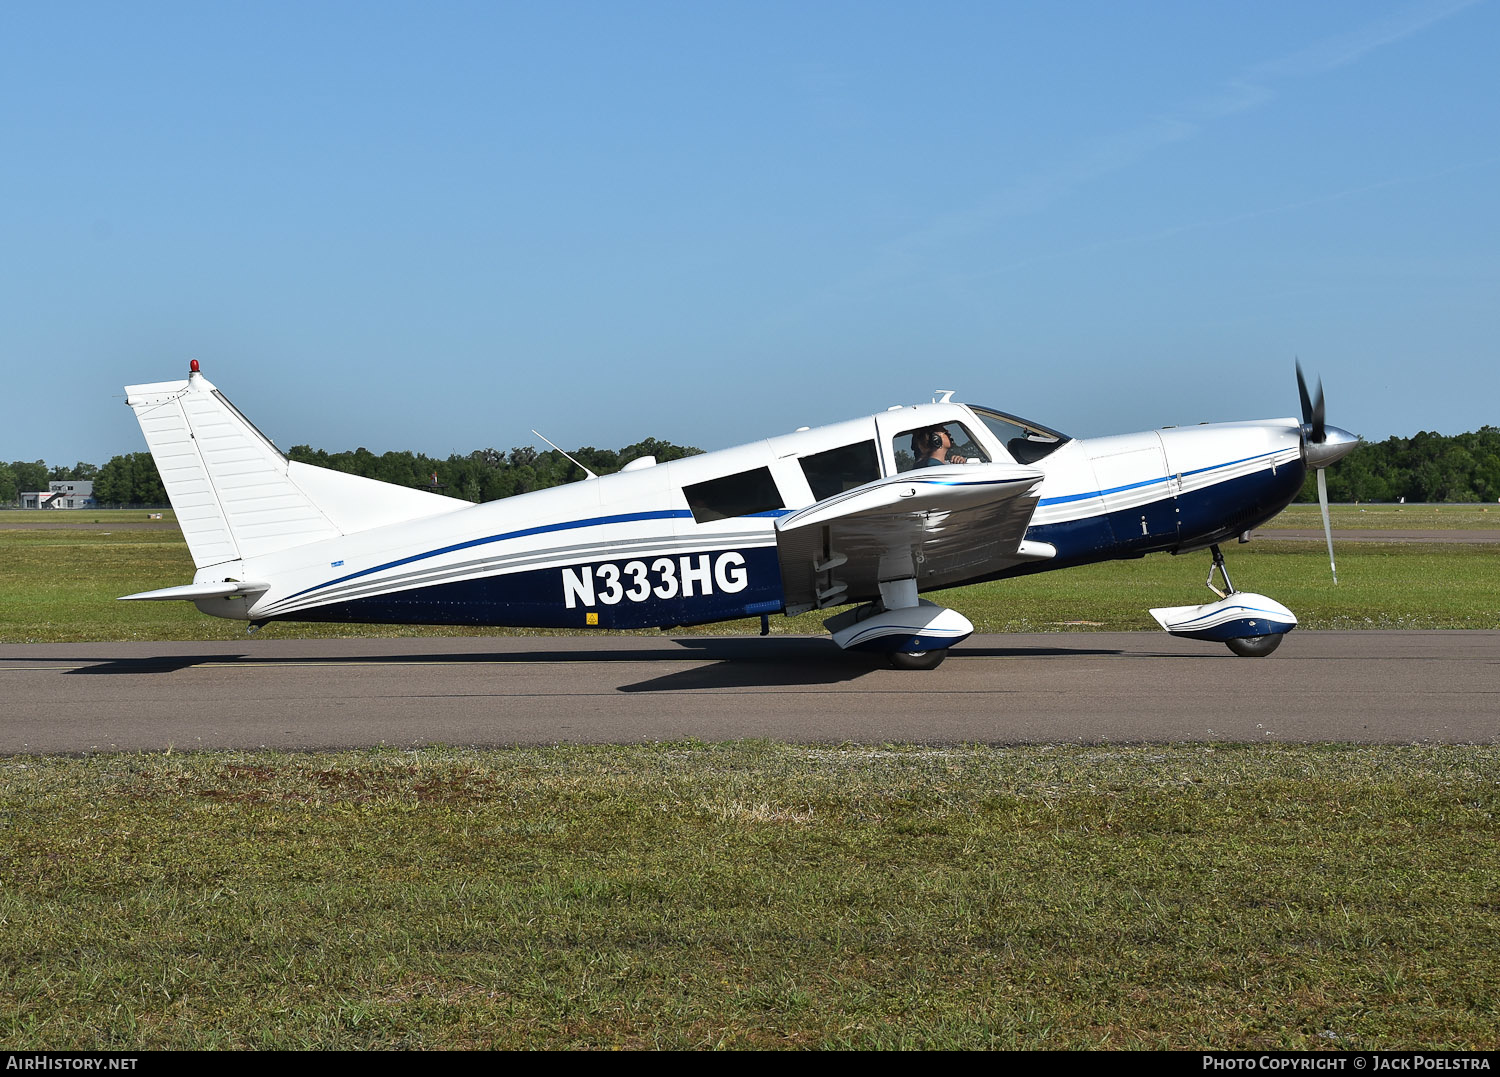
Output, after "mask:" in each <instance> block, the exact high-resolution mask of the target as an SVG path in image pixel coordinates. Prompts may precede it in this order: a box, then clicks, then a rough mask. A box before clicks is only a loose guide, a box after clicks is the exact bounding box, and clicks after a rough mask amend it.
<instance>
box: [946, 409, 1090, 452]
mask: <svg viewBox="0 0 1500 1077" xmlns="http://www.w3.org/2000/svg"><path fill="white" fill-rule="evenodd" d="M969 410H970V411H972V412H973V413H974V414H975V415H977V416H978V417H979V419H980V421H981V422H983V423H984V425H985V426H987V427H989V430H990V433H992V434H994V435H995V436H996V437H997V438H999V439H1000V444H1002V445H1004V446H1005V451H1006V452H1008V453H1010V455H1011V456H1013V457H1014V458H1015V461H1016V463H1018V464H1030V463H1034V462H1035V461H1037V460H1040V459H1041V458H1042V457H1044V456H1046V455H1047V454H1048V453H1050V452H1053V451H1054V450H1056V449H1057V448H1058V447H1059V446H1061V445H1063V444H1065V443H1066V442H1069V441H1072V440H1073V439H1072V438H1070V437H1068V435H1067V434H1063V433H1059V432H1058V431H1056V430H1051V429H1049V428H1047V427H1045V426H1040V425H1038V424H1037V423H1033V422H1030V421H1029V420H1026V419H1022V418H1019V417H1018V416H1015V415H1007V414H1005V412H1003V411H995V410H993V409H991V408H978V407H974V406H973V405H970V407H969Z"/></svg>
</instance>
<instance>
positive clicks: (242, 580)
mask: <svg viewBox="0 0 1500 1077" xmlns="http://www.w3.org/2000/svg"><path fill="white" fill-rule="evenodd" d="M1297 380H1298V386H1299V389H1300V391H1301V397H1302V412H1303V415H1302V421H1301V422H1299V421H1297V420H1296V419H1293V418H1285V419H1262V420H1257V421H1251V422H1231V423H1212V424H1202V425H1199V426H1192V427H1180V428H1174V427H1168V428H1166V429H1162V430H1149V431H1145V432H1143V433H1136V434H1121V435H1117V436H1113V437H1101V438H1071V437H1068V436H1067V435H1065V434H1062V433H1059V432H1058V431H1056V430H1052V429H1050V428H1048V427H1045V426H1042V425H1040V424H1038V423H1034V422H1030V421H1028V420H1025V419H1021V418H1018V417H1016V416H1014V415H1009V414H1006V413H1005V412H1000V411H994V410H992V409H990V408H983V407H978V406H975V405H969V404H963V403H958V402H955V401H954V400H953V399H952V396H953V394H952V393H951V392H947V391H943V392H940V394H939V395H938V397H937V399H935V400H934V401H933V402H932V403H930V404H918V405H912V406H905V407H900V406H898V407H893V408H891V409H889V410H888V411H885V412H882V413H881V414H879V415H873V416H867V417H865V418H861V419H851V420H849V421H848V422H841V423H835V424H833V425H831V426H820V427H817V428H813V429H808V428H805V427H804V428H802V429H799V430H797V431H795V432H794V433H789V434H782V435H779V436H775V437H771V438H767V439H766V440H764V441H757V442H753V443H751V444H749V445H741V446H737V447H735V448H731V449H721V450H719V451H717V452H709V453H704V454H703V455H700V456H691V457H687V458H685V459H680V460H673V461H670V462H666V463H657V462H656V460H655V459H653V458H651V457H643V458H641V459H637V460H633V461H631V462H630V463H628V464H627V465H626V466H625V467H624V469H623V470H621V471H620V472H618V473H617V474H613V475H605V476H600V477H596V476H593V475H592V473H590V474H589V477H588V478H587V479H584V480H582V481H579V482H574V483H572V484H570V485H567V486H562V487H556V488H553V489H547V490H537V491H534V492H532V493H526V494H518V495H516V496H514V497H509V498H505V499H503V500H500V501H492V502H489V503H487V504H480V505H476V504H472V503H470V502H468V501H461V500H458V499H455V498H451V497H444V496H440V495H438V494H435V493H428V492H425V491H422V490H416V489H410V488H407V487H403V486H394V485H391V484H388V483H383V482H378V481H376V480H373V479H366V478H360V477H358V476H354V475H347V474H344V473H342V472H338V471H331V470H328V469H326V468H319V467H313V466H311V465H309V464H304V463H299V462H297V461H294V460H288V459H287V457H286V456H285V455H284V454H283V453H282V452H281V451H280V450H279V449H277V448H276V446H275V445H274V444H273V443H272V442H271V441H270V439H268V438H267V437H266V436H265V435H263V434H262V433H261V432H260V431H259V430H257V429H256V428H255V426H254V425H253V424H251V422H250V421H249V420H248V419H246V418H245V416H243V415H242V414H240V412H239V410H238V409H236V408H235V407H234V405H233V404H231V403H230V402H229V400H228V399H227V398H225V396H224V395H223V394H222V393H220V392H219V390H218V389H216V388H215V387H214V386H213V385H212V384H210V383H209V381H208V379H207V378H205V377H204V376H203V374H202V372H201V371H200V370H199V364H198V361H197V360H193V362H192V363H191V371H190V374H189V376H188V379H187V380H186V381H171V382H158V383H154V384H149V385H133V386H128V387H127V389H126V393H127V394H128V396H127V403H128V404H129V406H130V407H131V408H132V409H133V410H134V411H135V414H136V417H137V418H138V419H139V421H140V424H141V430H142V431H143V432H144V434H145V436H146V442H147V444H148V445H149V446H150V449H151V454H152V456H153V457H154V458H155V460H156V465H157V468H158V470H159V471H160V473H161V478H162V482H163V483H164V485H165V487H166V490H167V495H168V497H169V498H170V499H171V502H172V507H173V508H174V509H175V510H176V513H177V520H178V523H179V525H180V526H181V528H182V534H183V537H184V538H185V539H186V540H187V544H188V549H189V550H190V552H191V553H192V557H193V564H194V565H195V566H196V568H197V571H196V573H195V574H194V577H193V582H192V583H191V584H188V585H185V586H179V587H167V588H164V589H162V590H156V591H146V592H144V593H141V594H134V595H128V596H125V600H128V601H138V600H153V601H159V600H187V601H191V602H193V603H194V604H195V605H197V607H198V609H199V610H201V611H202V612H203V613H206V614H212V615H213V616H217V617H230V618H237V619H240V620H244V621H249V622H251V626H252V631H253V630H254V628H256V627H259V626H260V625H262V624H264V623H266V622H270V621H283V620H286V621H341V622H365V623H395V624H444V625H489V626H504V627H541V628H576V629H586V628H599V629H624V628H645V627H659V628H672V627H677V626H682V625H694V624H704V623H707V622H712V621H724V620H730V619H735V618H743V617H754V616H757V615H758V616H760V617H761V625H762V631H763V632H764V631H765V629H766V625H767V621H766V618H767V617H768V616H769V615H770V614H773V613H774V614H786V615H788V616H791V615H795V614H800V613H804V612H807V611H809V610H819V609H828V608H830V607H834V606H848V605H853V608H851V609H847V610H845V611H844V612H842V613H839V614H838V615H836V616H833V617H831V618H829V619H828V620H827V621H826V622H825V624H826V625H827V627H828V629H829V630H830V631H831V632H832V635H833V639H834V642H835V643H837V644H838V645H839V646H840V647H843V648H847V649H857V650H865V651H874V652H878V653H880V654H882V655H886V656H888V657H889V661H890V662H891V663H892V664H894V665H896V666H897V667H898V668H906V669H931V668H933V667H935V666H936V665H937V664H938V663H939V662H941V661H942V659H943V658H944V656H945V655H946V654H947V653H948V648H950V647H952V646H953V645H954V644H956V643H959V642H961V641H962V640H963V639H965V638H966V637H967V636H968V635H969V634H970V633H971V632H973V630H974V629H973V625H972V624H971V623H970V622H969V621H968V619H967V618H965V617H964V616H963V615H962V614H960V613H958V612H957V611H955V610H951V609H945V608H943V607H941V606H937V605H934V604H933V603H931V602H928V601H927V600H925V599H923V598H921V597H920V595H921V593H922V592H924V591H933V590H937V589H939V588H948V587H955V586H959V585H962V584H969V583H976V582H979V581H982V580H994V579H1001V578H1004V577H1008V576H1018V575H1022V574H1026V573H1032V572H1043V571H1048V570H1051V569H1058V568H1067V567H1070V566H1073V565H1082V564H1088V563H1090V562H1098V561H1109V560H1115V559H1119V558H1133V557H1139V556H1141V555H1143V554H1147V553H1155V552H1160V551H1170V552H1173V553H1185V552H1189V551H1195V550H1210V551H1211V552H1212V557H1213V561H1212V567H1210V569H1209V579H1208V582H1209V587H1210V589H1212V590H1213V591H1214V592H1215V593H1216V594H1218V595H1219V596H1220V597H1219V598H1218V599H1217V600H1216V601H1213V602H1210V603H1207V604H1204V605H1200V606H1180V607H1171V608H1163V609H1156V610H1152V611H1151V612H1152V614H1153V616H1155V617H1156V619H1157V621H1158V622H1159V623H1160V624H1161V626H1162V627H1163V628H1164V629H1166V630H1167V631H1168V632H1171V633H1173V634H1175V635H1179V636H1186V637H1189V638H1194V639H1204V640H1212V641H1220V642H1224V643H1227V644H1228V645H1229V647H1230V649H1231V650H1232V651H1233V652H1234V653H1235V654H1239V655H1246V656H1256V655H1264V654H1269V653H1270V652H1271V651H1272V650H1274V649H1275V647H1276V646H1277V644H1279V643H1280V642H1281V638H1282V636H1283V635H1284V634H1285V633H1286V632H1288V631H1289V630H1291V629H1292V628H1293V627H1295V626H1296V623H1297V619H1296V617H1295V616H1294V615H1293V614H1292V613H1291V611H1290V610H1288V609H1287V608H1286V607H1285V606H1282V605H1281V604H1280V603H1278V602H1275V601H1273V600H1272V599H1269V598H1266V597H1265V596H1263V595H1257V594H1252V593H1248V592H1241V591H1235V590H1234V587H1233V584H1231V583H1230V581H1229V577H1228V573H1227V572H1226V571H1225V569H1224V559H1223V556H1222V554H1221V553H1220V551H1219V546H1218V544H1219V543H1220V542H1225V541H1227V540H1229V539H1232V538H1236V537H1242V536H1245V535H1246V533H1247V532H1249V531H1250V530H1251V529H1252V528H1254V527H1256V526H1258V525H1259V524H1262V523H1264V522H1265V521H1267V520H1269V519H1270V518H1271V517H1273V516H1275V515H1276V514H1277V513H1278V512H1280V511H1281V510H1282V509H1283V508H1285V507H1286V505H1287V504H1288V503H1290V502H1291V500H1292V499H1293V498H1294V497H1295V496H1296V494H1297V492H1298V491H1299V490H1300V489H1301V487H1302V482H1303V478H1304V476H1305V475H1306V472H1307V469H1308V468H1316V469H1321V468H1324V467H1326V466H1328V465H1329V464H1331V463H1333V462H1334V461H1335V460H1337V459H1339V458H1340V457H1342V456H1344V455H1345V454H1346V453H1347V452H1349V450H1350V449H1352V448H1353V447H1354V445H1355V443H1356V439H1355V437H1354V435H1352V434H1349V433H1348V432H1347V431H1343V430H1340V429H1338V428H1337V427H1331V426H1327V425H1326V424H1325V423H1324V421H1323V394H1322V386H1321V385H1319V387H1318V397H1317V400H1316V402H1314V401H1312V400H1311V399H1309V396H1308V392H1307V388H1306V384H1305V382H1304V381H1303V378H1302V371H1301V369H1300V367H1299V369H1298V371H1297ZM585 470H587V469H585ZM1318 477H1319V492H1320V495H1321V497H1322V500H1323V503H1324V524H1325V529H1326V528H1327V518H1328V517H1327V493H1326V487H1325V486H1324V484H1323V482H1322V478H1323V476H1322V474H1321V472H1320V473H1319V476H1318ZM1332 549H1333V546H1332V538H1331V535H1330V538H1329V553H1330V559H1331V557H1332ZM1214 568H1217V569H1218V570H1219V572H1220V574H1221V575H1222V576H1223V580H1224V584H1225V590H1224V591H1220V590H1219V589H1218V588H1216V587H1214V586H1213V572H1214Z"/></svg>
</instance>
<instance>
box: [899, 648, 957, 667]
mask: <svg viewBox="0 0 1500 1077" xmlns="http://www.w3.org/2000/svg"><path fill="white" fill-rule="evenodd" d="M947 657H948V648H946V647H939V648H938V649H937V650H935V651H892V652H891V667H892V668H893V669H937V668H938V666H940V665H942V664H943V659H945V658H947Z"/></svg>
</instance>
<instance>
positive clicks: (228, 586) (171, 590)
mask: <svg viewBox="0 0 1500 1077" xmlns="http://www.w3.org/2000/svg"><path fill="white" fill-rule="evenodd" d="M270 589H271V585H270V584H269V583H239V582H236V581H234V580H226V581H225V582H223V583H185V584H183V585H182V586H181V587H163V588H161V589H160V590H159V591H142V592H141V593H140V594H136V595H121V596H120V597H119V598H118V599H116V601H117V602H193V601H196V600H198V599H200V598H228V597H229V596H230V595H258V594H262V593H264V592H266V591H269V590H270Z"/></svg>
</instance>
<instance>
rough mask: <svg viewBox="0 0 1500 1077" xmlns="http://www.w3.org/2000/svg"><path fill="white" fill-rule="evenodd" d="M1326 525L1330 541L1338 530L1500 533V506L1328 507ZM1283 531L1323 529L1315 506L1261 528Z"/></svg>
mask: <svg viewBox="0 0 1500 1077" xmlns="http://www.w3.org/2000/svg"><path fill="white" fill-rule="evenodd" d="M1328 519H1329V523H1331V524H1332V525H1333V538H1334V541H1335V542H1337V541H1338V536H1339V530H1340V529H1342V528H1347V529H1350V530H1355V529H1359V530H1381V531H1395V530H1413V531H1500V505H1385V504H1379V505H1330V506H1328ZM1285 528H1316V529H1317V530H1320V531H1321V530H1322V528H1323V514H1322V512H1321V510H1320V509H1319V508H1318V506H1317V505H1315V504H1313V505H1291V506H1288V507H1287V509H1286V511H1285V512H1283V513H1282V514H1281V515H1280V516H1278V517H1276V519H1274V520H1272V521H1271V522H1270V523H1268V524H1266V525H1265V526H1264V527H1262V528H1261V530H1262V531H1277V530H1281V529H1285Z"/></svg>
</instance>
